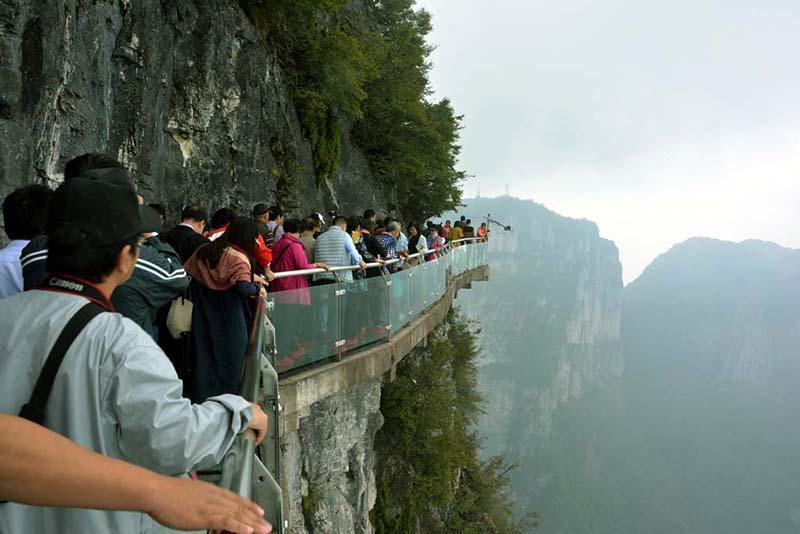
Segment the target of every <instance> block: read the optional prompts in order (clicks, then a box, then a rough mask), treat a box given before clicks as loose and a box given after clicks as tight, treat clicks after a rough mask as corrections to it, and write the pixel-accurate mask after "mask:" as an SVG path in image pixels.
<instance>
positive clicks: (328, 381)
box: [280, 266, 489, 436]
mask: <svg viewBox="0 0 800 534" xmlns="http://www.w3.org/2000/svg"><path fill="white" fill-rule="evenodd" d="M487 280H489V267H488V266H481V267H478V268H476V269H473V270H471V271H467V272H464V273H462V274H461V275H459V276H457V277H456V278H455V279H454V280H453V281H452V283H450V284H448V288H447V290H446V291H445V293H444V296H442V298H440V299H439V300H437V301H436V302H435V303H434V304H433V305H431V307H430V308H428V309H427V310H426V311H425V312H423V313H422V314H421V315H420V316H419V317H417V318H416V319H415V320H414V321H412V322H411V323H410V324H408V325H407V326H406V327H405V328H403V329H402V330H401V331H399V332H398V333H396V334H395V335H394V336H392V337H391V339H389V340H388V341H385V342H382V343H379V344H377V345H375V346H373V347H369V348H367V349H365V350H363V351H359V352H357V353H355V354H353V355H352V356H347V357H345V358H344V359H343V360H342V361H340V362H330V363H327V364H325V365H321V366H319V367H314V368H313V369H309V370H308V371H303V372H301V373H298V374H296V375H293V376H291V377H289V378H286V379H282V380H281V381H280V399H281V405H282V412H281V417H280V421H281V428H280V435H281V436H284V435H286V434H288V433H292V432H297V429H298V428H299V424H300V419H302V418H303V417H305V416H307V415H309V414H310V409H311V406H312V405H313V404H314V403H317V402H319V401H321V400H324V399H326V398H328V397H330V396H331V395H334V394H336V393H338V392H340V391H344V390H346V389H349V388H351V387H353V386H355V385H357V384H361V383H363V382H367V381H369V380H373V379H375V378H380V379H382V380H383V379H386V380H393V379H394V372H395V369H396V366H397V364H398V363H399V362H400V361H401V360H402V359H403V358H405V357H406V355H408V354H410V353H411V351H413V350H414V348H416V347H417V346H418V345H419V344H420V343H422V342H423V341H425V339H426V338H427V337H428V335H429V334H430V333H431V332H433V330H434V329H435V328H436V327H437V326H439V325H440V324H442V323H443V322H444V320H445V318H446V317H447V313H448V312H449V311H450V308H451V307H452V306H453V302H454V301H455V298H456V296H457V295H458V291H459V290H461V289H465V288H469V287H470V286H471V285H472V282H485V281H487Z"/></svg>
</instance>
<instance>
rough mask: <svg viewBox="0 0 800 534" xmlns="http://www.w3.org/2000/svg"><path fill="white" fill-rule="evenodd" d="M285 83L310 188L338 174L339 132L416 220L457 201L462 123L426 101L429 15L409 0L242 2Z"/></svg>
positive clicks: (445, 104)
mask: <svg viewBox="0 0 800 534" xmlns="http://www.w3.org/2000/svg"><path fill="white" fill-rule="evenodd" d="M241 3H242V6H243V7H244V8H245V9H246V11H247V13H248V14H249V16H250V18H251V20H253V22H254V23H255V24H256V26H258V27H259V28H261V29H262V30H263V31H264V33H265V36H266V41H267V43H268V46H269V47H270V48H271V49H272V50H273V51H274V52H275V53H276V55H277V57H278V59H279V61H280V64H281V67H282V70H283V72H284V75H285V77H286V80H287V83H288V86H289V89H290V91H291V94H292V98H293V100H294V103H295V107H296V109H297V112H298V116H299V119H300V122H301V125H302V128H303V134H304V135H305V136H306V137H307V138H308V139H309V141H310V143H311V147H312V151H313V155H314V167H315V169H314V170H315V173H316V175H317V179H318V183H319V184H322V183H324V182H325V181H326V180H333V179H335V177H336V175H337V174H338V172H339V162H340V158H341V147H342V128H347V127H352V133H353V138H354V141H355V142H356V143H357V144H358V146H359V147H360V148H362V149H363V150H364V152H365V154H366V156H367V159H368V161H369V164H370V168H371V170H372V172H373V175H374V176H375V177H376V178H378V179H380V180H382V181H385V182H387V183H389V184H391V185H392V186H394V187H395V188H396V191H397V194H398V200H399V209H400V211H401V212H402V213H403V215H404V216H406V217H408V218H412V217H413V218H419V219H424V218H427V217H429V216H431V215H435V214H439V213H441V212H443V211H446V210H449V209H453V208H455V207H457V206H458V205H459V204H460V201H461V190H460V187H459V184H460V182H461V181H462V180H463V178H464V176H465V174H464V172H463V171H459V170H457V169H456V163H457V158H458V153H459V151H460V147H459V145H458V139H459V130H460V122H461V117H460V116H457V115H456V114H455V113H454V111H453V108H452V106H451V104H450V102H449V101H448V100H446V99H445V100H442V101H440V102H433V103H432V102H430V101H429V99H428V97H429V96H430V91H429V81H428V72H429V70H430V64H429V63H428V57H429V56H430V52H431V48H430V47H429V46H428V45H427V43H426V37H427V35H428V34H429V33H430V31H431V19H430V14H429V13H427V12H426V11H425V10H423V9H414V0H363V1H348V0H270V1H265V0H242V1H241Z"/></svg>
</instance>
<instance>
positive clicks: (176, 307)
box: [167, 289, 194, 339]
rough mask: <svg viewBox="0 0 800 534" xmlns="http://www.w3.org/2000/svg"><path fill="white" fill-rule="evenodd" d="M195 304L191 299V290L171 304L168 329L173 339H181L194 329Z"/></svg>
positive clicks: (168, 314)
mask: <svg viewBox="0 0 800 534" xmlns="http://www.w3.org/2000/svg"><path fill="white" fill-rule="evenodd" d="M193 308H194V304H192V301H191V300H189V290H188V289H187V290H186V293H184V294H183V295H181V296H180V297H178V298H176V299H174V300H173V301H172V302H170V304H169V312H167V330H169V335H171V336H172V338H173V339H181V338H182V337H183V336H184V334H188V333H190V332H191V331H192V309H193Z"/></svg>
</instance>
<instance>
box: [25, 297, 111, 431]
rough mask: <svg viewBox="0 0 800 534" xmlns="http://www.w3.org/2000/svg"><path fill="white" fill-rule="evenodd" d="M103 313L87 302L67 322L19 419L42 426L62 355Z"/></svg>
mask: <svg viewBox="0 0 800 534" xmlns="http://www.w3.org/2000/svg"><path fill="white" fill-rule="evenodd" d="M104 311H105V310H104V309H103V308H101V307H100V306H98V305H97V304H95V303H93V302H89V303H88V304H85V305H84V306H83V307H82V308H81V309H79V310H78V312H77V313H76V314H75V315H73V316H72V318H71V319H70V320H69V321H68V322H67V325H66V326H65V327H64V330H62V331H61V335H59V336H58V339H57V340H56V344H55V345H53V348H52V350H51V351H50V354H48V355H47V360H45V363H44V366H43V367H42V371H41V373H39V379H38V380H37V381H36V386H34V388H33V393H32V394H31V398H30V400H29V401H28V402H27V404H25V405H24V406H23V407H22V409H21V410H20V412H19V416H20V417H22V418H24V419H27V420H28V421H32V422H34V423H37V424H40V425H43V424H44V414H45V409H46V408H47V399H49V398H50V391H51V390H52V389H53V382H54V381H55V379H56V374H57V373H58V368H59V367H61V362H62V361H63V360H64V355H65V354H66V353H67V350H69V347H70V346H71V345H72V342H73V341H75V338H76V337H78V334H80V333H81V331H82V330H83V329H84V327H85V326H86V325H87V324H89V321H91V320H92V319H93V318H94V317H95V316H97V315H99V314H100V313H102V312H104Z"/></svg>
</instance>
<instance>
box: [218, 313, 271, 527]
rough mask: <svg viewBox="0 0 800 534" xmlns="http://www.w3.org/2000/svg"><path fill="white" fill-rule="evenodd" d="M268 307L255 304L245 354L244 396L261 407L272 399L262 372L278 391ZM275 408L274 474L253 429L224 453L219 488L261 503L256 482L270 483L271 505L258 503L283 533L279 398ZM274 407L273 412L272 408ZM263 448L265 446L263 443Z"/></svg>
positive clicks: (268, 410) (269, 433) (237, 439)
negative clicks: (270, 357)
mask: <svg viewBox="0 0 800 534" xmlns="http://www.w3.org/2000/svg"><path fill="white" fill-rule="evenodd" d="M266 308H267V304H266V301H265V300H264V299H262V298H259V299H258V303H257V305H256V312H255V316H254V319H253V326H252V327H251V329H250V336H249V339H248V343H247V351H246V353H245V362H244V368H243V371H242V388H241V396H242V397H243V398H244V399H245V400H246V401H248V402H252V403H254V404H261V401H264V400H269V399H264V398H262V397H261V395H260V393H261V388H262V385H263V386H266V384H262V376H263V375H262V373H267V374H271V375H272V376H273V377H274V382H275V389H276V390H277V374H276V373H275V371H274V369H273V368H272V366H271V364H270V363H269V362H268V361H266V362H265V360H266V358H264V355H263V353H262V349H263V347H264V344H265V339H266V333H267V328H268V322H267V309H266ZM265 393H266V395H265V396H266V397H269V392H265ZM272 400H273V401H274V402H273V405H272V406H265V409H266V411H267V413H269V414H271V415H272V417H271V418H270V419H269V421H268V427H269V429H268V432H267V438H266V439H267V440H269V439H272V440H274V441H276V443H274V444H271V445H272V447H269V448H273V450H274V451H275V454H276V458H275V461H274V462H270V463H274V464H275V465H274V470H273V472H271V473H270V472H268V471H267V472H266V474H265V471H266V470H265V469H264V465H263V463H262V462H261V461H260V460H259V458H258V457H257V456H256V443H255V434H254V433H253V431H252V430H247V431H246V432H244V433H242V434H240V435H239V436H237V437H236V439H235V440H234V442H233V445H232V446H231V448H230V450H229V451H228V452H227V453H226V454H225V458H224V459H223V461H222V475H221V480H220V482H219V486H220V487H222V488H225V489H228V490H230V491H232V492H234V493H236V494H238V495H241V496H242V497H245V498H247V499H255V500H256V501H258V500H259V499H258V497H259V495H258V494H256V493H255V492H254V486H255V485H256V481H259V482H261V483H262V484H263V483H264V482H268V487H267V490H268V493H267V495H269V497H268V498H267V499H261V500H262V501H263V500H266V501H268V502H260V503H259V504H260V505H261V507H262V508H263V509H264V511H265V517H266V519H267V521H269V522H270V523H272V525H273V532H276V533H282V532H283V526H284V525H283V509H282V507H283V499H282V497H281V494H280V486H279V484H278V480H279V476H280V472H279V466H280V461H279V458H278V455H279V454H280V453H279V450H280V444H279V443H277V439H278V436H279V432H278V424H279V422H278V409H277V398H274V399H272ZM270 408H272V409H270ZM262 447H264V444H262ZM265 477H269V478H270V480H269V481H265V480H264V479H265Z"/></svg>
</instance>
